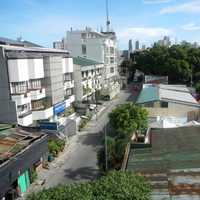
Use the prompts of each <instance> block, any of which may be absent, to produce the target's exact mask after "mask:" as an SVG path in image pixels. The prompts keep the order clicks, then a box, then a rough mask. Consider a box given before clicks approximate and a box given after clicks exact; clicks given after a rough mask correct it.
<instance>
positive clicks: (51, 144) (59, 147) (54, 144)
mask: <svg viewBox="0 0 200 200" xmlns="http://www.w3.org/2000/svg"><path fill="white" fill-rule="evenodd" d="M64 148H65V141H64V140H60V139H49V141H48V149H49V153H51V154H52V155H53V156H57V155H58V153H59V152H61V151H63V150H64Z"/></svg>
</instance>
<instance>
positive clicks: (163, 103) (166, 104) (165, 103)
mask: <svg viewBox="0 0 200 200" xmlns="http://www.w3.org/2000/svg"><path fill="white" fill-rule="evenodd" d="M160 106H161V108H168V102H164V101H162V102H161V103H160Z"/></svg>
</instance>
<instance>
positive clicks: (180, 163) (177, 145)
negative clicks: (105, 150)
mask: <svg viewBox="0 0 200 200" xmlns="http://www.w3.org/2000/svg"><path fill="white" fill-rule="evenodd" d="M150 138H151V140H150V141H151V147H148V145H147V147H146V148H144V146H143V148H136V145H134V148H131V151H130V154H129V160H128V163H127V170H133V171H134V172H137V173H140V174H142V175H144V176H145V177H146V178H147V180H148V181H149V182H150V183H151V185H152V188H153V194H152V199H153V200H164V199H181V200H182V199H184V200H185V199H188V200H189V199H193V198H194V199H196V198H197V196H199V197H200V168H199V166H200V145H199V143H200V126H194V127H181V128H169V129H152V130H151V134H150ZM186 197H187V198H186Z"/></svg>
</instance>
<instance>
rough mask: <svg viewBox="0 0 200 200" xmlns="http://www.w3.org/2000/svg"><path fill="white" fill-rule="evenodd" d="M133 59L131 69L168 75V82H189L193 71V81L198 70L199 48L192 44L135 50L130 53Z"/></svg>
mask: <svg viewBox="0 0 200 200" xmlns="http://www.w3.org/2000/svg"><path fill="white" fill-rule="evenodd" d="M133 60H135V61H136V63H134V66H132V68H133V70H135V69H138V70H141V71H143V72H144V73H145V74H147V75H148V74H149V75H161V76H168V77H169V82H170V83H184V84H185V83H189V82H190V79H191V74H192V73H193V77H194V81H195V82H197V81H198V80H199V79H198V77H199V76H198V77H197V78H196V74H197V73H199V72H200V48H193V47H192V45H189V44H183V45H173V46H171V47H169V48H168V47H164V46H159V45H155V46H154V47H152V48H150V49H148V50H146V51H142V52H136V53H135V54H133V55H132V61H133Z"/></svg>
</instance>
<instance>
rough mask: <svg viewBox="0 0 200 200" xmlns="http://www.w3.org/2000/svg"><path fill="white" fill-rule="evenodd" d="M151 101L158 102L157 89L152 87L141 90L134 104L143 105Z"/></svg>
mask: <svg viewBox="0 0 200 200" xmlns="http://www.w3.org/2000/svg"><path fill="white" fill-rule="evenodd" d="M152 101H159V93H158V88H157V87H153V86H152V87H145V88H143V89H142V91H141V92H140V94H139V96H138V99H137V101H136V103H137V104H143V103H148V102H152Z"/></svg>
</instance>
